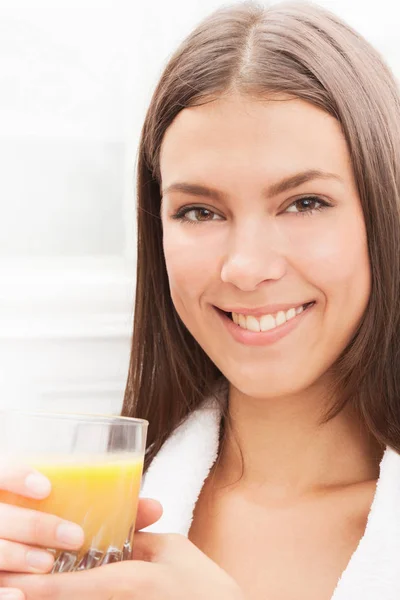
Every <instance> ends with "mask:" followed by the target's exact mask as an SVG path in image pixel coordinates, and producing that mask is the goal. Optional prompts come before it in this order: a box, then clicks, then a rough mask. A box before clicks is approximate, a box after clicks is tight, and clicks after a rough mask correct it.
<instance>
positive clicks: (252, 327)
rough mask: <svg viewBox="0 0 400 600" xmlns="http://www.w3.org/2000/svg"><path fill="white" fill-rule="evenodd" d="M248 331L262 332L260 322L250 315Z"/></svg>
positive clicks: (247, 324) (247, 325)
mask: <svg viewBox="0 0 400 600" xmlns="http://www.w3.org/2000/svg"><path fill="white" fill-rule="evenodd" d="M246 329H248V330H249V331H260V321H259V320H258V319H256V318H255V317H253V316H252V315H248V316H247V317H246Z"/></svg>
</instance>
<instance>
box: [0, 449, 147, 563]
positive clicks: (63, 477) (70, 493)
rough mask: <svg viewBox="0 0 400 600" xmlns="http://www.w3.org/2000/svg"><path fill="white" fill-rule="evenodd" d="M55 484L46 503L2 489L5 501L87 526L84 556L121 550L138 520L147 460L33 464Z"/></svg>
mask: <svg viewBox="0 0 400 600" xmlns="http://www.w3.org/2000/svg"><path fill="white" fill-rule="evenodd" d="M29 464H30V465H31V466H32V467H34V468H35V469H37V470H38V471H40V472H41V473H43V475H46V477H48V479H49V480H50V481H51V484H52V491H51V493H50V495H49V496H48V497H47V498H46V499H44V500H32V499H27V498H24V497H22V496H17V495H16V494H11V493H9V492H4V491H1V490H0V502H5V503H8V504H13V505H14V506H20V507H24V508H30V509H34V510H39V511H43V512H47V513H52V514H54V515H57V516H59V517H62V518H63V519H66V520H68V521H73V522H74V523H78V524H79V525H81V526H82V527H83V529H84V532H85V544H84V546H83V548H82V550H81V552H80V555H81V556H83V555H84V554H85V553H86V552H87V551H88V550H89V549H91V548H95V549H97V550H100V551H102V552H105V551H106V550H107V548H109V547H113V548H116V549H119V550H121V549H122V548H123V546H124V543H125V541H126V540H127V539H128V534H129V530H130V528H131V526H132V525H133V524H134V522H135V519H136V512H137V505H138V499H139V491H140V483H141V477H142V471H143V458H142V457H140V456H139V455H137V454H128V453H125V454H119V455H112V454H110V455H106V456H105V457H100V458H98V457H93V458H92V457H91V458H87V459H86V460H85V459H84V458H68V459H67V458H66V459H64V460H60V461H57V460H56V459H49V461H46V462H44V461H40V462H36V461H32V460H30V461H29Z"/></svg>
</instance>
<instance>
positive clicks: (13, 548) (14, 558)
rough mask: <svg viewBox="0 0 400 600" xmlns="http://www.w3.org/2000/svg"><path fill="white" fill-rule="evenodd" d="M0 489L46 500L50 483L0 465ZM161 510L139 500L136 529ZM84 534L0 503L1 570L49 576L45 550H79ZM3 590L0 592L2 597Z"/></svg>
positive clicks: (45, 516)
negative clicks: (68, 534)
mask: <svg viewBox="0 0 400 600" xmlns="http://www.w3.org/2000/svg"><path fill="white" fill-rule="evenodd" d="M0 490H2V491H6V492H12V493H14V494H18V495H20V496H24V497H26V498H33V499H36V500H40V499H44V498H46V497H47V496H48V495H49V493H50V491H51V484H50V481H49V480H48V479H47V478H46V477H44V476H43V475H42V474H40V473H38V472H37V471H35V470H33V469H31V468H29V467H26V468H24V467H18V468H16V467H9V466H6V465H4V464H3V465H0ZM161 514H162V507H161V504H160V503H159V502H157V501H156V500H150V499H140V501H139V506H138V514H137V520H136V530H138V529H143V528H144V527H147V526H149V525H152V524H153V523H155V522H156V521H158V519H159V518H160V517H161ZM67 526H69V527H71V528H72V531H75V541H74V542H72V541H67V540H66V539H65V538H64V539H63V540H61V539H60V538H59V534H60V533H63V532H64V534H65V532H66V527H67ZM83 537H84V536H83V531H82V529H81V527H79V526H78V525H76V524H73V523H69V522H67V521H64V520H63V519H60V518H59V517H56V516H54V515H49V514H46V513H44V512H39V511H34V510H29V509H25V508H20V507H17V506H12V505H10V504H5V503H0V571H7V572H19V573H48V572H49V571H51V569H52V567H53V563H54V558H53V556H52V554H50V553H49V552H46V551H45V550H44V548H56V549H64V550H78V549H79V548H80V546H81V545H82V543H83ZM4 592H5V590H2V589H0V599H1V595H2V594H3V593H4Z"/></svg>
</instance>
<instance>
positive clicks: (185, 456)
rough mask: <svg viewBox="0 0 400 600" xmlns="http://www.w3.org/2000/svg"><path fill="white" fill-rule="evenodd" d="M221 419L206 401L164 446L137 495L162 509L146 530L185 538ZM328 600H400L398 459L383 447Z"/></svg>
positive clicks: (213, 455) (214, 449) (213, 403)
mask: <svg viewBox="0 0 400 600" xmlns="http://www.w3.org/2000/svg"><path fill="white" fill-rule="evenodd" d="M220 421H221V414H220V409H219V407H218V404H217V403H216V401H215V400H211V399H207V400H206V401H205V402H204V404H203V405H202V406H201V407H200V408H199V409H197V410H196V411H195V412H193V413H192V414H191V415H190V416H189V417H188V418H187V420H186V421H185V422H184V423H183V424H182V425H181V426H180V427H178V428H177V429H176V430H175V432H174V433H173V434H172V435H171V437H170V438H169V439H168V440H167V441H166V442H165V444H164V445H163V447H162V448H161V450H160V451H159V452H158V454H157V456H156V457H155V458H154V460H153V462H152V464H151V465H150V468H149V469H148V471H147V473H146V476H145V478H144V483H143V487H142V492H141V496H142V497H146V498H155V499H157V500H159V501H160V502H161V504H162V505H163V508H164V513H163V516H162V517H161V519H160V521H158V523H155V524H154V525H152V526H151V527H148V528H147V529H146V531H152V532H155V533H180V534H182V535H184V536H186V537H187V536H188V533H189V529H190V526H191V523H192V519H193V512H194V508H195V506H196V502H197V499H198V497H199V495H200V492H201V489H202V487H203V484H204V482H205V480H206V478H207V476H208V474H209V472H210V469H211V467H212V466H213V464H214V461H215V460H216V457H217V450H218V440H219V427H220ZM331 600H400V455H399V454H397V453H396V452H395V450H393V449H392V448H390V447H387V448H386V451H385V453H384V455H383V458H382V461H381V464H380V475H379V479H378V483H377V487H376V492H375V496H374V500H373V502H372V506H371V510H370V513H369V516H368V522H367V527H366V530H365V533H364V536H363V537H362V539H361V540H360V543H359V545H358V547H357V549H356V551H355V552H354V553H353V555H352V557H351V559H350V561H349V563H348V565H347V567H346V569H345V570H344V572H343V573H342V575H341V577H340V579H339V581H338V583H337V586H336V589H335V591H334V594H333V596H332V599H331Z"/></svg>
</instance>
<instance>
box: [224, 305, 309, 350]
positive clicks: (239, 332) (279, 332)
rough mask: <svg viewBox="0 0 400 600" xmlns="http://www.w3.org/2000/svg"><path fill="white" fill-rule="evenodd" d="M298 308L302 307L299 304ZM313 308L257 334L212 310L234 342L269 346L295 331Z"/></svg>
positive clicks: (306, 309)
mask: <svg viewBox="0 0 400 600" xmlns="http://www.w3.org/2000/svg"><path fill="white" fill-rule="evenodd" d="M299 306H302V305H301V304H300V305H299ZM314 306H315V303H314V304H312V305H311V306H309V307H307V308H305V309H304V310H303V312H301V313H300V314H299V315H296V316H295V317H294V318H293V319H290V320H289V321H286V323H283V324H282V325H278V327H275V329H270V330H269V331H259V332H255V331H249V330H248V329H243V328H242V327H240V325H236V323H234V322H233V321H232V320H231V319H230V318H229V317H228V316H227V315H226V314H225V313H224V312H223V311H222V310H221V309H219V308H217V307H214V308H215V312H216V313H217V314H218V315H219V318H220V319H221V321H222V323H223V325H224V326H225V327H226V329H227V331H228V332H229V333H230V334H231V336H232V337H233V338H234V340H235V341H237V342H239V343H240V344H243V345H246V346H269V345H271V344H274V343H275V342H277V341H278V340H280V339H282V338H283V337H285V336H286V335H288V334H289V333H291V332H292V331H293V330H294V329H296V327H298V326H299V325H300V323H302V322H303V321H304V319H307V318H308V316H309V315H310V314H311V313H312V312H313V308H314ZM289 308H291V307H289ZM293 308H294V307H293ZM234 312H236V311H234ZM248 314H251V313H248Z"/></svg>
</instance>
